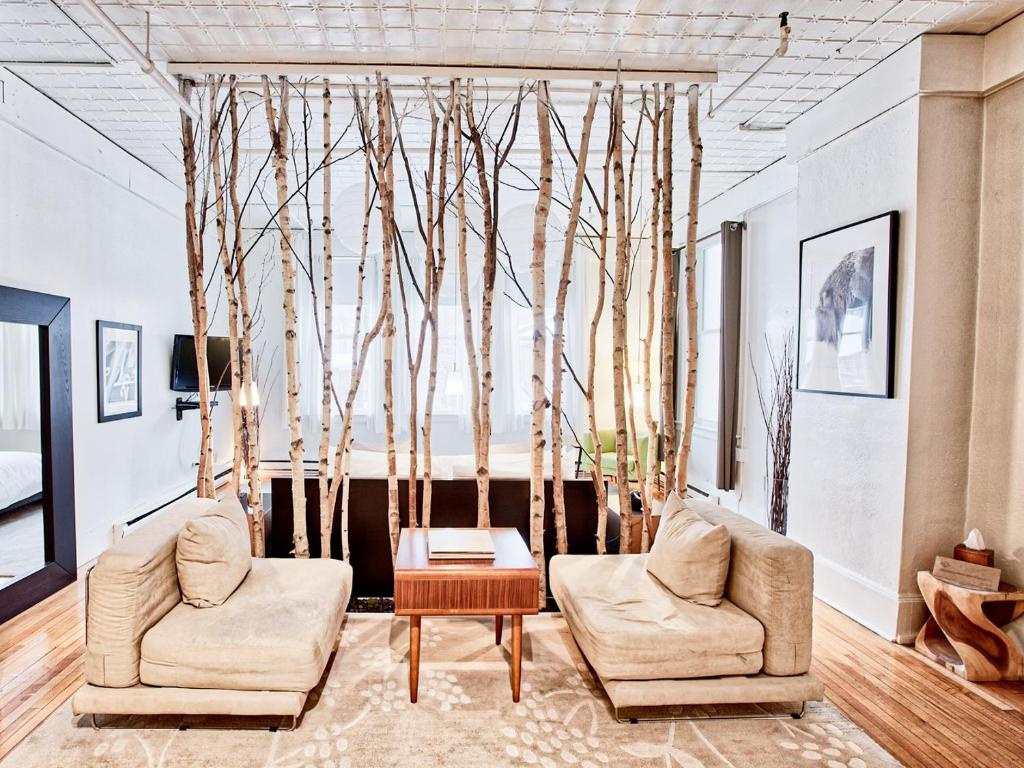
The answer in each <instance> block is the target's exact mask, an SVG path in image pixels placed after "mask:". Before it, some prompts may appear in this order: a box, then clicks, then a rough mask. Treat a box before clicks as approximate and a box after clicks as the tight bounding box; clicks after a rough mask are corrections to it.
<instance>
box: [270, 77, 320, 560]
mask: <svg viewBox="0 0 1024 768" xmlns="http://www.w3.org/2000/svg"><path fill="white" fill-rule="evenodd" d="M279 88H280V114H279V115H275V112H274V102H273V99H272V97H271V94H270V79H269V78H268V77H267V76H266V75H264V76H263V103H264V107H265V108H266V112H267V126H268V128H269V130H270V137H271V143H272V145H273V163H274V176H275V179H276V182H277V204H278V209H279V210H278V214H277V218H278V227H279V229H280V231H281V278H282V284H283V291H284V359H285V381H286V386H287V403H288V433H289V449H288V457H289V460H290V462H291V479H292V513H293V533H292V540H293V542H294V544H295V550H294V554H295V557H296V558H307V557H309V539H308V536H307V532H306V482H305V469H304V468H303V464H302V458H303V443H302V417H301V414H300V413H299V356H298V349H297V346H298V345H297V343H296V342H297V339H296V331H295V326H296V313H295V273H296V270H295V254H294V252H293V251H292V229H291V216H290V214H289V211H288V89H289V85H288V81H287V79H286V78H284V77H282V78H281V79H280V81H279Z"/></svg>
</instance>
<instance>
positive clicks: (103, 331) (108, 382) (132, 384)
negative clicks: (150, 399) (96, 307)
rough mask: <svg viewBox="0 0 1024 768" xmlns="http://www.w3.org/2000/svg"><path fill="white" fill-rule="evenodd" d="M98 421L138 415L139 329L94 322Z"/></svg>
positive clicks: (139, 388)
mask: <svg viewBox="0 0 1024 768" xmlns="http://www.w3.org/2000/svg"><path fill="white" fill-rule="evenodd" d="M96 372H97V383H98V391H97V395H98V409H99V420H100V421H101V422H103V421H115V420H117V419H130V418H132V417H134V416H141V415H142V326H141V325H128V324H127V323H112V322H110V321H108V320H97V321H96Z"/></svg>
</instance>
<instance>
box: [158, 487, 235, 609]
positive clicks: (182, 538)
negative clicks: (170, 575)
mask: <svg viewBox="0 0 1024 768" xmlns="http://www.w3.org/2000/svg"><path fill="white" fill-rule="evenodd" d="M175 559H176V561H177V567H178V585H179V586H180V587H181V599H182V600H184V601H185V602H186V603H188V604H189V605H194V606H196V607H197V608H210V607H212V606H215V605H220V604H221V603H223V602H224V601H225V600H227V599H228V597H230V595H231V593H232V592H234V591H235V590H236V589H238V585H239V584H241V583H242V579H244V578H245V577H246V575H247V574H248V573H249V570H250V569H251V568H252V555H251V551H250V544H249V527H248V525H247V524H246V520H245V513H244V512H243V511H242V507H241V505H240V504H239V502H238V499H235V498H226V499H224V500H222V501H219V502H217V505H216V506H215V507H214V508H213V509H212V510H211V511H210V513H209V514H207V515H203V516H202V517H196V518H194V519H192V520H189V521H188V522H187V523H185V525H184V526H182V529H181V533H179V534H178V549H177V553H176V555H175Z"/></svg>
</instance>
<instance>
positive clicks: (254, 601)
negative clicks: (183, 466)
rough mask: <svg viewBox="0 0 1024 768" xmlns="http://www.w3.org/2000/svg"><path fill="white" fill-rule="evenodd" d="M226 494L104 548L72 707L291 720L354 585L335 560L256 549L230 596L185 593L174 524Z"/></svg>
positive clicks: (191, 502) (92, 586)
mask: <svg viewBox="0 0 1024 768" xmlns="http://www.w3.org/2000/svg"><path fill="white" fill-rule="evenodd" d="M217 503H218V502H216V501H212V500H209V499H185V500H183V501H180V502H177V503H176V504H175V506H174V508H173V509H169V510H167V511H166V512H164V513H162V514H161V515H160V516H159V517H158V518H156V519H155V520H153V521H152V522H151V523H149V524H147V525H145V526H144V527H142V528H141V529H140V530H139V531H137V532H135V533H132V534H131V535H129V536H127V537H125V538H124V539H123V540H122V541H120V542H118V543H117V544H115V545H114V546H113V547H111V548H110V549H108V550H107V551H106V552H104V553H103V554H102V555H100V557H99V560H98V561H97V563H96V566H95V568H94V569H93V570H92V572H91V573H90V575H89V581H88V586H87V604H86V653H85V677H86V685H84V686H83V687H82V688H81V689H80V690H79V691H78V692H77V693H76V694H75V697H74V700H73V704H72V709H73V711H74V713H75V714H76V715H81V714H89V715H92V716H93V722H94V724H95V716H96V715H100V714H103V715H240V716H285V717H291V718H292V723H291V725H292V726H294V724H295V722H296V720H297V718H298V716H299V715H300V714H301V712H302V708H303V705H304V704H305V701H306V697H307V695H308V693H309V691H310V690H312V689H313V688H314V687H316V685H317V683H318V682H319V680H320V678H321V676H322V675H323V672H324V669H325V668H326V666H327V662H328V660H329V658H330V656H331V653H332V652H333V651H334V649H335V647H336V643H337V639H338V634H339V631H340V628H341V623H342V620H343V619H344V616H345V608H346V606H347V605H348V599H349V595H350V593H351V590H352V569H351V567H350V566H349V565H348V564H347V563H342V562H339V561H337V560H321V559H315V560H292V559H269V558H268V559H263V558H253V560H252V570H251V571H250V572H249V574H248V575H247V576H246V577H245V579H244V580H243V581H242V582H241V584H240V585H239V586H238V588H237V589H236V590H235V591H234V592H233V593H231V595H230V597H228V598H227V600H226V601H225V602H224V603H222V604H221V605H217V606H214V607H210V608H196V607H193V606H192V605H188V604H186V603H184V602H182V599H181V594H180V592H179V585H178V576H177V565H176V562H175V551H176V547H177V541H178V533H179V531H180V530H181V528H182V526H183V525H184V524H185V523H186V522H188V521H189V520H191V519H192V518H195V517H198V516H201V515H204V514H208V513H210V512H211V511H212V510H213V509H214V508H215V507H216V505H217Z"/></svg>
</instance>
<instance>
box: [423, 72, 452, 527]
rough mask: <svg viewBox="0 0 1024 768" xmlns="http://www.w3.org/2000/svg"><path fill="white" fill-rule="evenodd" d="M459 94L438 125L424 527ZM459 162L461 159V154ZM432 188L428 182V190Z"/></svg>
mask: <svg viewBox="0 0 1024 768" xmlns="http://www.w3.org/2000/svg"><path fill="white" fill-rule="evenodd" d="M427 96H428V98H429V101H430V114H431V118H433V116H434V114H435V109H436V107H435V105H434V91H433V88H432V87H431V86H429V85H428V87H427ZM458 98H459V94H458V93H457V90H456V85H455V82H452V83H450V84H449V97H448V106H447V107H446V108H445V113H444V119H443V124H442V126H441V162H440V168H441V176H440V178H439V179H438V184H437V204H436V206H435V207H434V211H435V214H434V215H435V216H436V219H437V262H436V265H435V269H434V280H433V283H432V287H433V296H432V298H431V301H430V371H429V373H428V376H427V397H426V402H425V403H424V406H423V502H422V504H423V521H422V522H423V527H424V528H429V527H430V508H431V503H432V498H433V496H432V494H433V485H432V484H433V478H434V471H433V452H432V449H431V444H430V438H431V426H432V424H433V418H434V394H435V393H436V392H437V353H438V343H439V340H440V339H439V333H438V325H437V324H438V321H439V312H438V307H439V306H440V303H441V287H442V285H443V282H444V270H445V261H446V253H445V242H444V219H445V212H446V211H447V208H448V205H447V200H448V144H449V140H450V128H451V126H450V123H451V119H452V109H453V107H454V106H455V102H456V100H457V99H458ZM458 162H460V163H461V162H462V160H461V158H460V159H459V161H458ZM432 193H433V190H432V189H431V188H430V185H428V186H427V194H428V195H430V194H432Z"/></svg>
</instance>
